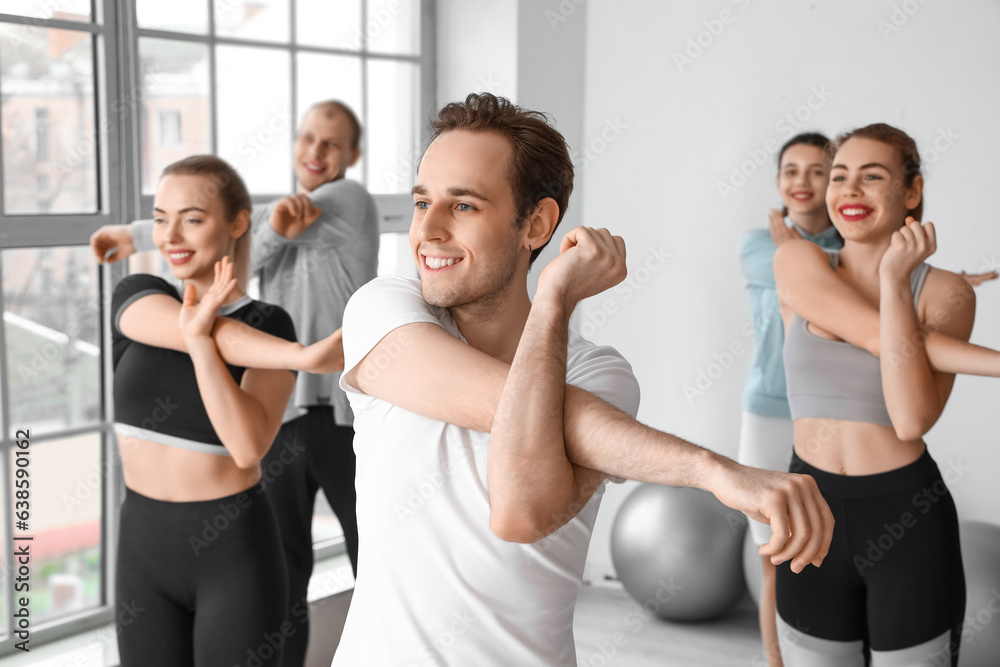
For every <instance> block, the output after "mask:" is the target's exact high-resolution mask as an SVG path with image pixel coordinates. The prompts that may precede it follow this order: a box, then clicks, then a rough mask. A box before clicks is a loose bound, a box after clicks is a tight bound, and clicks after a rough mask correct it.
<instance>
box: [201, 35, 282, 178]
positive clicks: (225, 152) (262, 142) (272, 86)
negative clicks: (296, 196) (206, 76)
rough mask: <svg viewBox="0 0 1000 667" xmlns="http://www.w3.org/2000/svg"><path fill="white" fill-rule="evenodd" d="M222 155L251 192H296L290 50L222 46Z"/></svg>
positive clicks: (219, 53) (219, 63) (218, 56)
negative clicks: (292, 154) (293, 181)
mask: <svg viewBox="0 0 1000 667" xmlns="http://www.w3.org/2000/svg"><path fill="white" fill-rule="evenodd" d="M216 63H217V66H218V74H217V76H216V79H217V80H218V82H219V90H218V100H219V110H218V123H217V127H218V128H219V157H221V158H223V159H224V160H226V161H228V162H229V163H230V164H232V165H233V166H234V167H235V168H236V169H237V170H238V171H239V172H240V175H241V176H242V177H243V180H244V181H246V184H247V187H248V188H249V189H250V191H251V192H261V193H264V192H267V193H270V192H291V191H292V157H291V153H292V131H293V129H292V127H293V125H294V124H295V121H294V119H293V118H292V111H291V97H292V93H291V89H290V85H289V72H290V71H291V61H290V59H289V55H288V52H287V51H277V50H274V49H252V48H246V47H242V46H219V47H218V48H217V49H216Z"/></svg>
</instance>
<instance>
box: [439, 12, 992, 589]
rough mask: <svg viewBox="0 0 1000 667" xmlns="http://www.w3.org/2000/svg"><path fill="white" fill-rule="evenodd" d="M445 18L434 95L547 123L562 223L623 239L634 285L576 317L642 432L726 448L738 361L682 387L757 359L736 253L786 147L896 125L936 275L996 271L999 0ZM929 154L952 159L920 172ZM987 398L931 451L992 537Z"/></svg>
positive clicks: (611, 496)
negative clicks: (562, 201)
mask: <svg viewBox="0 0 1000 667" xmlns="http://www.w3.org/2000/svg"><path fill="white" fill-rule="evenodd" d="M904 5H905V8H904ZM894 6H895V7H898V8H899V9H898V11H896V13H895V14H894ZM438 7H439V12H440V14H439V29H438V41H439V44H440V47H441V51H440V53H439V65H438V73H439V76H440V80H439V90H440V93H439V100H441V101H448V100H450V99H456V98H458V97H461V96H463V95H464V94H465V93H466V92H469V91H470V90H484V89H486V87H484V86H483V85H482V83H481V81H482V80H483V79H484V78H485V79H486V80H487V81H488V80H489V79H488V77H489V76H490V75H491V73H493V76H494V78H495V82H496V84H497V85H496V86H495V87H493V88H490V89H492V90H494V91H495V92H500V93H505V94H507V95H510V96H512V97H513V98H514V99H516V100H518V101H519V102H520V103H521V104H525V105H527V106H533V108H538V109H540V110H543V111H551V112H554V114H555V116H556V120H557V122H558V123H560V127H561V129H564V131H566V132H567V138H568V140H569V142H570V145H571V148H572V149H573V150H574V151H575V152H576V154H577V156H578V159H577V172H578V174H577V181H576V192H575V193H574V200H573V203H571V209H570V213H571V214H572V217H571V218H570V219H568V220H567V221H566V223H567V224H568V226H567V227H566V229H568V228H569V226H572V225H574V224H577V223H578V222H580V223H582V224H586V225H590V226H597V227H600V226H606V227H609V228H610V229H612V230H614V231H616V232H617V233H620V234H621V235H622V236H624V237H625V239H626V241H627V243H628V248H629V267H630V272H631V274H632V278H631V280H632V281H633V282H631V283H626V284H624V285H623V286H620V287H619V288H616V289H615V290H613V291H611V292H610V293H609V294H607V295H604V296H601V297H596V298H594V299H592V300H590V301H589V302H588V303H585V304H583V305H582V306H581V308H580V309H579V311H578V314H577V318H576V322H577V326H578V327H580V328H581V329H582V330H583V332H584V334H585V335H586V336H587V337H588V338H590V339H591V340H593V341H594V342H597V343H602V344H603V343H606V344H611V345H614V346H616V347H618V349H620V350H621V351H622V352H623V353H624V354H625V356H626V357H627V358H628V359H629V360H631V362H632V364H633V366H634V367H635V370H636V374H637V376H638V378H639V382H640V384H641V386H642V390H643V398H642V408H641V410H640V413H639V418H640V419H641V420H642V421H644V422H646V423H648V424H650V425H652V426H654V427H656V428H660V429H663V430H667V431H670V432H673V433H676V434H678V435H681V436H684V437H686V438H688V439H691V440H693V441H695V442H698V443H700V444H703V445H705V446H708V447H711V448H713V449H715V450H717V451H720V452H722V453H724V454H728V455H730V456H735V454H736V449H737V438H738V433H739V421H740V409H741V392H742V389H743V383H744V381H745V378H746V373H747V369H748V365H749V361H750V352H749V351H748V352H746V353H745V354H742V355H740V356H738V357H736V358H735V359H734V360H733V363H732V364H731V366H730V367H729V368H728V369H726V370H725V371H724V372H722V374H721V376H720V377H718V379H717V380H715V381H713V383H712V384H711V386H710V387H709V388H708V390H707V391H705V392H704V394H703V395H701V396H696V397H693V399H692V400H691V401H689V400H688V399H686V398H685V396H684V392H683V387H684V385H685V384H690V385H694V383H695V380H696V379H697V377H698V373H699V371H703V372H709V371H710V370H711V371H712V372H713V374H715V373H714V371H716V370H717V369H714V368H710V365H711V364H713V363H717V362H716V360H715V358H714V355H721V354H723V353H724V352H725V351H726V350H727V349H729V348H730V346H731V345H732V344H733V343H739V344H741V345H742V346H743V348H744V349H747V350H749V349H750V346H751V345H752V340H750V339H749V338H748V337H747V336H745V335H744V334H743V333H742V332H743V330H744V328H743V325H744V324H745V323H746V322H747V321H748V320H749V317H750V313H749V308H748V306H747V299H746V295H745V292H744V290H743V282H742V278H741V276H740V272H739V267H738V263H737V258H736V250H735V249H736V243H737V241H738V239H739V237H740V235H741V234H742V233H743V232H744V231H745V230H746V229H749V228H751V227H761V226H764V225H765V223H766V215H767V211H768V209H769V208H770V207H772V206H776V205H778V204H779V201H778V198H777V196H776V194H775V190H774V173H775V169H776V168H775V166H774V157H773V156H772V155H763V153H764V152H766V151H765V150H764V147H765V146H768V147H771V146H774V145H780V144H781V143H783V141H784V140H785V139H787V138H788V137H790V136H791V133H792V132H797V131H802V130H807V129H808V130H813V129H815V130H819V131H823V132H826V133H828V134H835V133H837V132H839V131H842V130H845V129H849V128H853V127H857V126H860V125H864V124H868V123H871V122H876V121H884V122H888V123H891V124H894V125H897V126H899V127H901V128H902V129H904V130H906V131H908V132H909V133H910V134H911V135H912V136H914V137H915V138H916V139H917V141H918V144H919V145H920V148H921V150H922V152H923V154H924V159H925V162H927V163H929V164H927V167H926V169H925V175H926V178H927V189H926V194H927V199H926V206H925V211H926V215H925V219H929V220H933V221H934V222H935V223H936V225H937V226H938V230H939V234H938V236H939V242H940V246H941V249H940V250H939V251H938V253H937V254H936V255H935V256H934V257H933V258H932V259H931V263H933V264H936V265H938V266H941V267H944V268H949V269H954V270H958V269H961V268H964V269H966V270H969V271H980V270H986V269H987V268H990V267H996V266H997V265H998V263H1000V224H998V223H997V222H996V220H995V219H996V218H997V215H996V214H994V212H993V208H994V207H993V206H992V205H991V204H992V202H990V201H989V199H988V197H989V195H990V194H991V193H992V191H993V190H994V183H993V179H995V178H996V177H997V175H998V172H997V170H996V169H995V164H996V159H997V157H998V156H1000V123H998V121H997V120H996V112H995V110H996V109H997V108H1000V91H998V89H997V86H996V76H997V74H998V73H1000V43H998V42H997V40H996V38H995V35H996V32H997V29H998V28H1000V6H998V5H997V4H996V3H995V2H990V1H989V0H969V2H966V3H962V4H961V6H960V7H956V6H955V5H954V4H948V3H943V2H927V0H924V2H923V4H921V3H920V2H918V0H892V1H888V0H879V1H872V0H813V1H812V2H809V3H798V2H783V3H764V2H761V1H760V0H738V1H736V0H711V1H709V2H703V3H680V2H657V1H655V0H629V1H628V2H624V1H622V0H618V1H616V2H612V1H611V0H589V1H587V2H584V0H560V1H556V0H538V1H536V2H529V1H528V0H521V1H520V2H513V0H503V1H501V2H487V1H486V0H466V1H461V2H460V1H459V0H439V3H438ZM904 9H908V10H909V11H910V12H911V14H909V15H908V14H906V13H905V11H904ZM724 10H728V11H729V12H730V14H727V15H725V17H724V18H725V19H726V20H728V21H729V23H728V24H727V23H723V22H722V18H723V17H722V16H721V12H723V11H724ZM498 12H499V14H498ZM894 20H895V21H896V23H898V24H899V26H897V25H894V23H893V21H894ZM904 20H905V22H904ZM469 21H471V22H472V23H469ZM705 21H708V22H709V25H708V26H706V25H705V24H704V22H705ZM880 21H882V23H880ZM458 26H461V29H458ZM887 26H888V27H887ZM445 27H447V28H448V30H445V29H444V28H445ZM896 27H898V28H899V29H898V30H892V28H896ZM711 29H714V30H715V32H716V33H719V34H717V35H713V34H712V33H711ZM450 30H455V32H449V31H450ZM581 31H582V32H581ZM699 33H703V34H700V35H699ZM581 34H582V35H583V38H584V39H585V42H584V49H583V53H582V54H581V53H580V52H579V46H578V40H579V39H580V35H581ZM699 37H700V39H701V40H702V42H703V43H704V44H707V46H702V47H701V52H700V53H697V52H696V51H695V50H692V51H691V54H692V55H693V56H696V57H694V58H693V61H692V62H689V63H682V66H681V67H680V68H679V67H678V64H677V62H676V61H675V58H674V56H673V54H674V52H679V53H681V54H684V51H685V49H686V48H687V47H688V44H689V43H688V39H689V38H691V39H693V40H697V39H699ZM450 59H457V60H456V62H454V63H452V62H445V61H449V60H450ZM574 72H576V73H577V75H574ZM581 72H582V84H578V83H577V81H578V75H579V73H581ZM505 77H506V78H505ZM581 85H582V90H583V97H582V119H583V123H582V127H581V129H579V130H578V129H576V127H575V123H576V116H577V115H578V114H579V113H580V110H579V109H577V108H575V106H574V105H576V104H577V102H576V100H577V99H579V97H578V96H579V90H578V87H579V86H581ZM816 91H820V93H821V94H819V95H817V93H816ZM521 94H523V96H524V97H523V99H519V98H518V96H519V95H521ZM810 102H811V103H812V106H813V107H814V108H812V109H810V108H809V107H808V106H807V105H808V104H809V103H810ZM796 112H798V113H799V114H800V118H802V119H805V120H804V122H801V123H800V121H798V120H796V121H794V123H795V124H799V125H800V127H797V128H796V127H792V126H791V125H792V123H791V122H790V121H789V120H787V119H786V118H785V116H786V114H793V118H794V114H795V113H796ZM942 135H948V136H951V137H952V139H951V140H950V141H951V143H950V145H949V144H948V141H946V140H945V139H943V138H942V139H939V137H941V136H942ZM935 140H937V141H938V146H939V148H940V147H943V148H945V150H943V151H941V150H937V151H936V159H934V160H933V161H932V160H931V158H934V157H935V149H934V142H935ZM754 155H756V156H757V158H758V159H761V158H765V162H764V164H763V166H761V167H759V168H757V166H756V165H755V164H752V163H751V165H748V166H747V171H748V172H749V171H751V169H750V167H751V166H752V167H753V168H754V169H755V170H756V171H755V173H753V174H752V175H751V176H750V177H749V178H747V179H746V182H745V183H744V184H742V185H740V187H738V188H737V189H736V190H735V192H729V193H727V194H726V197H725V199H724V198H723V196H722V195H721V194H720V192H719V188H718V185H717V184H718V183H719V182H728V181H729V179H730V177H731V176H732V172H733V169H734V167H735V168H737V169H739V168H740V166H741V164H742V163H744V162H745V161H746V160H748V159H752V157H753V156H754ZM551 250H553V249H551V248H550V251H551ZM548 255H550V253H548V252H547V253H546V255H545V256H543V258H542V260H541V261H544V260H545V257H546V256H548ZM666 255H669V259H667V260H666V261H665V262H664V261H662V257H664V256H666ZM978 293H979V316H978V318H977V324H976V328H975V331H974V332H973V340H974V341H978V342H981V343H983V344H986V345H992V346H994V347H997V346H1000V285H986V286H983V287H982V288H980V290H979V292H978ZM609 299H610V302H609V301H608V300H609ZM998 398H1000V384H998V383H997V381H996V380H985V379H979V378H969V377H963V378H960V379H959V381H958V382H957V383H956V387H955V391H954V393H953V395H952V399H951V401H950V402H949V406H948V409H947V410H946V411H945V414H944V416H943V417H942V419H941V421H940V422H939V423H938V425H937V426H936V427H935V428H934V430H933V431H932V432H931V433H930V434H929V436H928V438H927V440H928V443H929V444H930V447H931V452H932V454H933V455H934V456H935V458H936V459H937V460H938V462H939V465H941V467H942V468H946V467H948V466H949V464H954V465H955V466H956V467H958V468H959V469H960V470H962V473H961V477H960V478H959V479H958V480H957V482H955V483H953V484H952V485H951V488H952V492H953V493H954V495H955V498H956V502H957V504H958V508H959V515H960V517H962V518H963V519H976V520H986V521H991V522H994V523H1000V490H998V485H997V483H996V479H997V475H998V474H1000V447H998V446H997V445H998V437H997V429H996V426H995V424H996V406H997V405H998V400H997V399H998ZM966 468H967V469H966ZM629 489H630V485H625V486H623V487H613V488H612V489H611V490H610V491H609V493H608V496H607V498H606V499H605V501H604V507H603V509H602V512H601V516H600V517H599V519H598V525H597V527H596V531H595V536H594V540H593V543H592V546H591V552H590V559H589V560H590V562H589V564H588V567H589V568H590V569H589V572H588V576H589V577H591V578H594V579H599V578H601V576H602V575H603V574H604V573H606V572H610V571H611V569H610V553H609V551H608V537H609V528H610V525H611V522H612V520H613V518H614V514H615V512H616V510H617V508H618V506H619V505H620V503H621V500H622V499H623V498H624V496H625V495H626V494H627V492H628V490H629Z"/></svg>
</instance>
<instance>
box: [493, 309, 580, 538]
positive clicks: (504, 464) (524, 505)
mask: <svg viewBox="0 0 1000 667" xmlns="http://www.w3.org/2000/svg"><path fill="white" fill-rule="evenodd" d="M568 328H569V316H568V313H566V312H565V307H563V306H562V305H561V304H560V303H559V302H558V300H553V299H546V298H545V297H544V296H541V297H536V299H535V302H534V303H533V304H532V307H531V313H530V314H529V316H528V320H527V322H526V324H525V327H524V332H523V333H522V334H521V339H520V341H519V343H518V346H517V352H516V354H515V355H514V360H513V362H512V363H511V366H510V370H509V372H508V374H507V381H506V383H505V384H504V386H503V391H502V393H501V395H500V401H499V403H498V404H497V408H496V412H495V414H494V418H493V427H492V429H491V432H490V447H489V462H488V465H487V470H488V475H489V491H490V510H491V517H490V523H491V525H492V527H493V530H494V531H495V532H496V533H497V534H498V535H499V536H501V537H503V538H505V539H513V540H515V541H527V540H526V539H524V536H525V535H527V536H528V537H529V538H530V537H531V536H533V535H534V533H536V532H542V533H546V534H547V532H550V531H546V530H545V529H541V530H536V527H537V526H544V525H545V524H547V523H549V520H548V517H550V516H552V515H556V516H558V515H560V514H561V513H562V512H563V510H564V509H565V508H566V507H567V506H568V505H569V504H570V503H571V502H572V500H573V491H574V484H573V478H574V474H573V466H572V464H571V463H570V461H569V459H568V458H567V456H566V448H565V446H564V445H563V413H564V409H563V395H564V393H565V386H566V345H567V340H568ZM557 527H558V526H553V529H554V528H557Z"/></svg>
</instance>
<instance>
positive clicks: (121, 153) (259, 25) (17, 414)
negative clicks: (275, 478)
mask: <svg viewBox="0 0 1000 667" xmlns="http://www.w3.org/2000/svg"><path fill="white" fill-rule="evenodd" d="M432 18H433V0H413V1H410V0H405V1H403V2H400V1H399V0H338V1H337V2H330V1H329V0H171V2H162V1H161V0H131V1H125V0H60V1H59V2H37V0H2V1H0V99H2V106H0V128H2V132H0V184H2V185H0V313H2V321H0V531H2V536H0V537H2V540H3V543H4V544H5V545H8V548H5V549H4V550H3V552H2V562H0V567H2V570H0V584H2V590H0V656H2V655H4V654H8V653H12V652H14V651H16V649H15V647H14V644H15V642H16V641H17V639H18V638H17V637H16V635H15V634H14V633H15V631H16V629H17V617H16V616H15V613H16V612H17V610H18V605H19V600H18V599H16V597H15V594H14V586H13V585H12V576H11V573H16V572H17V563H16V562H15V560H14V558H13V553H12V550H11V549H10V548H9V545H11V544H13V543H14V542H13V539H14V538H15V537H29V536H30V537H31V538H32V541H31V545H32V546H31V554H32V557H31V575H30V576H31V579H30V583H31V591H30V592H31V603H30V613H31V617H30V618H31V621H30V622H31V648H37V647H38V646H39V645H40V644H44V643H45V642H46V641H48V640H51V639H52V638H56V637H59V636H63V635H66V634H70V633H73V632H79V631H82V630H83V629H85V628H86V627H96V626H97V625H100V624H103V623H107V622H108V621H109V620H110V619H111V607H110V605H111V601H112V600H113V599H114V598H113V590H112V586H113V581H112V580H113V577H112V576H111V574H112V573H113V571H114V545H115V544H116V542H117V536H116V534H115V530H116V524H117V521H116V518H117V514H116V513H117V507H118V504H119V501H120V497H121V489H122V481H121V471H120V466H119V465H118V457H117V451H116V446H115V442H114V436H113V433H112V430H111V424H112V422H113V413H112V406H111V403H110V400H109V399H110V386H111V382H110V381H111V376H110V361H109V356H110V355H109V347H108V346H109V333H108V314H107V313H106V312H105V309H106V305H107V301H108V294H109V292H110V290H109V286H110V285H112V284H113V283H114V282H115V281H116V280H118V279H119V278H120V277H121V276H122V275H123V274H124V272H125V270H126V269H125V267H123V266H115V267H105V268H103V269H101V268H100V267H98V265H97V264H96V262H95V261H94V260H93V258H92V256H91V254H90V251H89V248H88V247H87V241H88V239H89V236H90V234H91V233H92V232H93V231H94V230H95V229H97V228H98V227H99V226H101V225H103V224H113V223H126V222H128V221H130V220H132V219H136V218H140V217H146V216H148V214H149V211H150V208H151V200H152V193H153V189H154V188H155V185H156V181H157V178H158V177H159V174H160V173H161V172H162V170H163V168H164V167H165V166H166V165H167V164H169V163H170V162H172V161H174V160H177V159H179V158H181V157H184V156H186V155H191V154H194V153H202V152H206V153H215V154H218V155H220V156H221V157H223V158H225V159H226V160H228V161H230V162H231V163H233V164H234V165H235V166H236V167H237V168H238V169H239V171H240V172H241V173H242V175H243V176H244V178H245V179H246V181H247V183H248V185H249V186H250V188H251V190H252V194H253V195H254V198H255V201H259V200H263V199H266V198H270V197H275V196H279V195H283V194H288V193H290V192H292V191H293V190H294V185H295V184H294V172H293V169H292V164H291V142H292V137H293V135H294V131H295V126H296V124H297V122H298V120H299V118H300V117H301V114H302V112H303V111H304V110H305V109H306V108H307V107H308V106H309V105H310V104H312V103H314V102H317V101H320V100H324V99H329V98H337V99H340V100H343V101H344V102H346V103H347V104H348V105H350V106H351V107H352V108H354V110H355V111H356V113H357V114H358V116H359V118H360V119H361V121H362V123H363V125H364V128H365V133H364V140H363V141H364V143H363V145H362V148H363V150H364V158H363V159H362V160H361V161H360V162H359V164H358V165H357V166H356V167H354V168H353V169H352V170H351V171H350V172H349V173H348V178H354V179H356V180H359V181H361V182H363V183H365V184H366V185H367V186H368V188H369V190H371V191H372V192H373V193H374V194H376V199H377V200H381V199H382V198H383V197H386V196H390V195H393V194H395V193H405V192H408V191H409V188H410V186H411V185H412V182H413V176H414V174H413V168H412V165H413V160H414V155H415V154H416V151H417V150H418V149H419V147H420V143H421V142H422V140H423V139H424V137H423V136H422V131H423V124H424V121H425V120H426V118H427V116H428V113H429V111H430V110H431V105H432V104H433V67H432V51H433V44H432V40H433V37H432ZM393 201H395V199H393ZM397 203H398V202H397ZM148 265H149V264H148V263H147V266H148ZM19 431H28V432H29V434H30V438H29V442H30V444H29V450H28V451H29V454H28V455H27V456H28V457H29V464H30V465H29V466H28V471H29V477H28V479H29V480H30V483H31V484H30V487H29V488H30V500H29V505H30V511H29V512H30V519H29V520H28V521H27V525H26V526H25V525H22V524H18V523H17V521H18V520H19V519H18V518H17V517H16V516H15V511H16V510H17V509H18V508H20V507H23V505H20V506H19V505H17V503H18V502H19V501H21V502H23V501H24V495H23V494H22V495H20V496H19V495H18V491H19V489H18V488H17V486H16V484H15V480H16V479H17V478H16V475H15V472H16V470H17V468H18V467H19V466H21V467H23V465H22V462H21V461H19V460H18V459H19V456H20V457H22V458H23V455H19V453H18V452H19V447H18V442H19V441H23V439H24V438H23V437H22V436H23V433H19ZM314 535H315V536H316V538H317V541H318V542H321V543H322V545H323V546H322V548H323V550H325V551H336V550H337V548H338V547H337V545H338V542H339V541H340V531H339V526H338V525H337V523H336V520H335V519H334V518H333V517H332V513H331V512H330V511H329V509H328V507H327V506H326V505H325V504H324V503H322V502H321V503H320V509H319V510H318V511H317V517H316V519H315V523H314ZM106 639H108V641H109V642H110V643H112V644H113V643H114V637H113V636H112V637H109V638H106Z"/></svg>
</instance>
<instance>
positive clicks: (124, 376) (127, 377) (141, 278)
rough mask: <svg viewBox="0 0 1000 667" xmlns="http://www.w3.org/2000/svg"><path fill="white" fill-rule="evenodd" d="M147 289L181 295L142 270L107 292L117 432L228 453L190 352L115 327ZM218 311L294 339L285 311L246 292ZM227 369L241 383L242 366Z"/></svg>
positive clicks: (165, 443)
mask: <svg viewBox="0 0 1000 667" xmlns="http://www.w3.org/2000/svg"><path fill="white" fill-rule="evenodd" d="M150 294H166V295H167V296H170V297H172V298H174V299H177V300H178V301H180V300H181V298H180V295H179V294H178V293H177V290H176V289H174V287H173V286H172V285H170V283H168V282H167V281H165V280H163V279H162V278H159V277H157V276H153V275H149V274H144V273H139V274H133V275H130V276H126V277H125V278H123V279H122V280H121V281H120V282H119V283H118V285H116V286H115V291H114V294H113V295H112V297H111V314H112V315H111V316H112V323H113V326H112V334H111V340H112V367H113V369H114V390H113V394H114V405H115V425H114V428H115V432H116V433H118V434H120V435H123V436H126V437H135V438H141V439H143V440H151V441H153V442H159V443H162V444H164V445H172V446H174V447H182V448H184V449H191V450H194V451H198V452H204V453H209V454H218V455H221V456H228V455H229V452H228V451H227V450H226V448H225V446H224V445H223V444H222V441H221V440H219V436H218V435H217V434H216V432H215V429H214V428H213V427H212V423H211V421H210V420H209V418H208V413H207V412H206V411H205V406H204V404H203V403H202V400H201V394H200V392H199V391H198V381H197V379H196V377H195V372H194V364H193V363H192V361H191V357H189V356H188V355H187V354H186V353H184V352H177V351H176V350H168V349H165V348H159V347H152V346H150V345H145V344H143V343H139V342H136V341H134V340H132V339H130V338H127V337H126V336H125V335H124V334H123V333H122V332H121V329H119V326H118V322H119V320H120V319H121V316H122V313H124V312H125V309H126V308H128V307H129V306H130V305H131V304H132V303H134V302H135V301H137V300H138V299H141V298H142V297H144V296H148V295H150ZM219 315H220V316H225V317H229V318H232V319H234V320H239V321H240V322H244V323H246V324H247V325H248V326H251V327H254V328H255V329H259V330H260V331H263V332H265V333H269V334H272V335H274V336H278V337H280V338H284V339H285V340H290V341H294V340H295V325H293V324H292V319H291V318H290V317H289V316H288V313H286V312H285V311H284V310H282V309H281V308H279V307H278V306H275V305H272V304H269V303H264V302H263V301H255V300H253V299H251V298H250V297H249V296H244V297H243V298H242V299H240V300H239V301H236V302H234V303H231V304H227V305H225V306H223V307H222V308H220V309H219ZM228 368H229V372H230V373H231V374H232V376H233V380H235V381H236V383H237V384H239V382H240V381H241V380H242V379H243V373H244V371H245V370H246V369H245V368H243V367H241V366H229V367H228Z"/></svg>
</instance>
